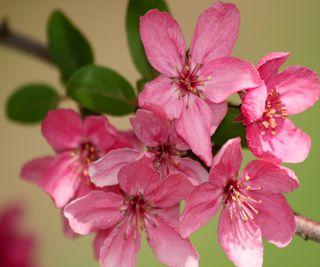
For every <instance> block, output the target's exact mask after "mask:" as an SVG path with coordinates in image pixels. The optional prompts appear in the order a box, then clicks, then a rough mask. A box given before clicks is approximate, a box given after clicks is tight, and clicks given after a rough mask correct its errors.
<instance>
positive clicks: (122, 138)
mask: <svg viewBox="0 0 320 267" xmlns="http://www.w3.org/2000/svg"><path fill="white" fill-rule="evenodd" d="M123 147H129V148H135V149H138V150H141V151H142V150H143V143H142V142H141V141H140V140H139V139H138V138H137V136H136V135H135V133H134V131H132V130H129V131H119V132H118V138H117V140H116V141H115V142H114V144H113V147H112V149H118V148H123Z"/></svg>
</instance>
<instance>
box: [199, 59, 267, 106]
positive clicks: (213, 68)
mask: <svg viewBox="0 0 320 267" xmlns="http://www.w3.org/2000/svg"><path fill="white" fill-rule="evenodd" d="M199 76H200V78H201V79H202V80H205V85H204V88H203V94H204V96H205V97H206V98H207V99H208V100H210V101H211V102H214V103H220V102H223V101H225V100H226V99H227V98H228V97H229V96H230V95H232V94H233V93H235V92H238V91H241V90H244V89H248V88H255V87H258V86H260V85H261V84H262V81H261V79H260V77H259V73H258V72H257V70H256V69H255V67H254V66H253V65H252V64H251V63H249V62H247V61H244V60H240V59H237V58H233V57H225V58H219V59H216V60H214V61H211V62H209V63H208V64H206V65H204V66H203V67H202V68H201V69H200V71H199Z"/></svg>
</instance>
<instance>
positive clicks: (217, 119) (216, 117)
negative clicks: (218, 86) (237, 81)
mask: <svg viewBox="0 0 320 267" xmlns="http://www.w3.org/2000/svg"><path fill="white" fill-rule="evenodd" d="M205 101H206V103H207V104H208V105H209V106H210V108H211V113H212V114H213V116H212V122H211V131H210V135H213V134H214V133H215V131H216V130H217V128H218V126H219V124H220V123H221V121H222V120H223V118H224V117H225V116H226V114H227V111H228V104H227V103H226V102H221V103H218V104H216V103H212V102H210V101H208V100H205Z"/></svg>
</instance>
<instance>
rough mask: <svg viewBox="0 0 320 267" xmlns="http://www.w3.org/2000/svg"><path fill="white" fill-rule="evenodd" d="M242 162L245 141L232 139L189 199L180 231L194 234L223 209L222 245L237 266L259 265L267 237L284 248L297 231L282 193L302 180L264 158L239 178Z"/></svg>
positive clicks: (184, 235)
mask: <svg viewBox="0 0 320 267" xmlns="http://www.w3.org/2000/svg"><path fill="white" fill-rule="evenodd" d="M241 162H242V153H241V144H240V138H235V139H231V140H229V141H228V142H227V143H226V144H225V145H224V146H223V147H222V148H221V150H220V151H219V152H218V154H217V155H216V156H215V157H214V159H213V164H212V167H211V170H210V181H209V182H207V183H204V184H201V185H199V186H198V187H196V189H194V191H193V192H192V193H191V195H190V196H189V197H188V198H187V204H186V207H185V211H184V213H183V215H182V216H181V219H180V233H181V235H182V236H183V237H187V236H189V235H190V234H191V233H192V232H194V231H195V230H197V229H199V228H200V227H201V226H203V225H204V224H206V223H207V222H208V221H209V220H210V218H211V217H212V216H213V215H214V214H216V213H217V212H218V210H219V209H220V207H221V206H222V207H223V209H222V211H221V214H220V218H219V224H218V240H219V243H220V245H221V246H222V248H223V250H224V251H225V253H226V254H227V256H228V258H229V259H230V260H231V261H232V262H233V263H234V264H235V265H236V266H239V267H257V266H262V260H263V259H262V255H263V247H262V240H261V237H262V236H263V237H264V238H265V239H267V240H268V241H269V242H270V243H272V244H274V245H276V246H278V247H284V246H286V245H287V244H288V243H289V242H290V241H291V239H292V236H293V235H294V233H295V220H294V215H293V213H292V210H291V208H290V207H289V205H288V203H287V202H286V200H285V197H284V196H283V195H282V192H290V191H292V190H294V189H296V188H297V187H298V186H299V181H298V179H297V177H296V176H295V174H294V173H293V171H291V170H289V169H287V168H285V167H282V166H279V165H276V164H275V163H272V162H270V161H263V160H254V161H251V162H250V163H249V164H248V165H247V166H246V167H245V168H244V170H243V172H242V174H241V175H239V176H238V172H239V169H240V165H241ZM195 218H196V220H195Z"/></svg>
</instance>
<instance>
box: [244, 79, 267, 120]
mask: <svg viewBox="0 0 320 267" xmlns="http://www.w3.org/2000/svg"><path fill="white" fill-rule="evenodd" d="M267 96H268V90H267V88H266V86H265V85H264V84H263V85H261V86H260V87H258V88H254V89H249V90H247V91H246V93H245V95H244V97H243V99H242V104H241V112H242V116H243V120H244V123H245V125H248V124H250V123H252V122H255V121H257V120H259V119H261V118H262V115H263V113H264V110H265V106H266V100H267Z"/></svg>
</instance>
